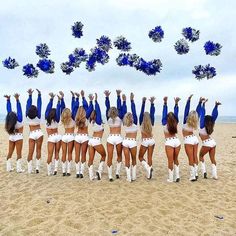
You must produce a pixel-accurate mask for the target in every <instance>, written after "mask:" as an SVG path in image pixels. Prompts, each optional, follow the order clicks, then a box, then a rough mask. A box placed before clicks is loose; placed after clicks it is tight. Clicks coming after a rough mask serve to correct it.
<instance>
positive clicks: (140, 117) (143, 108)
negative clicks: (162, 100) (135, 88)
mask: <svg viewBox="0 0 236 236" xmlns="http://www.w3.org/2000/svg"><path fill="white" fill-rule="evenodd" d="M146 99H147V98H146V97H143V100H142V106H141V111H140V115H139V124H140V125H141V124H142V123H143V114H144V111H145V103H146Z"/></svg>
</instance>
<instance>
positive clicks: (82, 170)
mask: <svg viewBox="0 0 236 236" xmlns="http://www.w3.org/2000/svg"><path fill="white" fill-rule="evenodd" d="M85 164H86V162H83V163H81V167H80V178H84V168H85Z"/></svg>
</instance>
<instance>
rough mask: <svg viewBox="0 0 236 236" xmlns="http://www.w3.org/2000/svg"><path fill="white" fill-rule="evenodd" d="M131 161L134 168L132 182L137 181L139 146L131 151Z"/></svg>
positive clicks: (132, 169)
mask: <svg viewBox="0 0 236 236" xmlns="http://www.w3.org/2000/svg"><path fill="white" fill-rule="evenodd" d="M130 153H131V159H132V168H131V179H132V181H134V180H136V164H137V160H136V157H137V146H136V147H133V148H131V149H130Z"/></svg>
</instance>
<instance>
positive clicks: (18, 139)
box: [4, 93, 24, 173]
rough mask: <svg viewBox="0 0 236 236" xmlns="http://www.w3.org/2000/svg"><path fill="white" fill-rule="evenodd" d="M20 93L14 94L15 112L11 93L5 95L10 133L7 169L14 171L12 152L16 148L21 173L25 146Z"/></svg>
mask: <svg viewBox="0 0 236 236" xmlns="http://www.w3.org/2000/svg"><path fill="white" fill-rule="evenodd" d="M19 96H20V95H19V94H18V93H16V94H15V95H14V97H15V99H16V110H17V112H16V113H15V112H13V111H12V108H11V101H10V97H11V96H10V95H4V97H5V98H6V99H7V116H6V121H5V130H6V131H7V133H8V134H9V145H8V154H7V171H8V172H10V171H13V170H14V169H13V167H12V164H11V158H12V154H13V152H14V149H15V148H16V155H17V159H16V172H17V173H21V172H24V170H23V169H22V167H21V158H22V146H23V116H22V109H21V104H20V100H19Z"/></svg>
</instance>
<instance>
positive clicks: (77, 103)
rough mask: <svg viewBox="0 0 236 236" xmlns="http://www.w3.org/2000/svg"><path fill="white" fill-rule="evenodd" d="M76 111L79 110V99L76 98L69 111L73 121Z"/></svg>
mask: <svg viewBox="0 0 236 236" xmlns="http://www.w3.org/2000/svg"><path fill="white" fill-rule="evenodd" d="M78 109H79V98H78V97H76V99H75V102H74V103H73V107H72V110H71V114H72V119H73V120H75V116H76V113H77V111H78Z"/></svg>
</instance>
